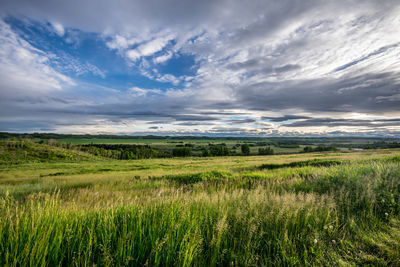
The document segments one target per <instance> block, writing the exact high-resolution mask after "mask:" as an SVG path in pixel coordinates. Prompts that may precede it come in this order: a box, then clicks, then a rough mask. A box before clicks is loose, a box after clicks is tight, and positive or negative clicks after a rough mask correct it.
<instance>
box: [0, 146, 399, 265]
mask: <svg viewBox="0 0 400 267" xmlns="http://www.w3.org/2000/svg"><path fill="white" fill-rule="evenodd" d="M37 149H39V150H40V149H45V147H37V148H35V150H37ZM57 151H58V150H57ZM60 151H61V150H60ZM2 153H3V154H7V153H9V151H7V150H3V152H2ZM13 153H14V155H15V157H16V158H18V157H20V156H18V151H17V150H15V151H14V152H13ZM399 155H400V150H396V149H392V150H376V151H368V153H365V152H363V151H362V152H354V153H339V152H338V153H314V154H296V155H275V156H253V157H218V158H182V159H149V160H134V161H117V160H104V159H99V158H95V157H85V154H79V156H81V157H82V158H79V159H80V160H71V159H68V158H60V157H56V158H51V159H49V160H47V161H39V160H38V161H33V160H30V159H29V160H22V159H21V158H20V161H19V162H18V164H5V163H4V164H2V165H0V214H1V216H0V266H94V265H97V266H143V265H147V266H217V265H218V266H226V265H232V266H319V265H320V266H327V265H328V266H338V265H342V266H346V265H350V266H351V265H359V266H365V265H373V266H400V260H399V259H400V218H399V216H400V156H399ZM4 157H6V156H4Z"/></svg>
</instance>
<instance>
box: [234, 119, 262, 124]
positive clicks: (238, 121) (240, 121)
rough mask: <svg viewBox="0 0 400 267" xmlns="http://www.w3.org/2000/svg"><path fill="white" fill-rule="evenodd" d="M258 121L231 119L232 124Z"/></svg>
mask: <svg viewBox="0 0 400 267" xmlns="http://www.w3.org/2000/svg"><path fill="white" fill-rule="evenodd" d="M254 122H256V120H255V119H239V120H230V121H229V123H230V124H249V123H254Z"/></svg>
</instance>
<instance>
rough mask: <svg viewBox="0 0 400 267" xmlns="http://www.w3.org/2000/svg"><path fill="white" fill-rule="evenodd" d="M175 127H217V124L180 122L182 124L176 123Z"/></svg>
mask: <svg viewBox="0 0 400 267" xmlns="http://www.w3.org/2000/svg"><path fill="white" fill-rule="evenodd" d="M174 125H179V126H200V125H215V123H212V122H180V123H176V124H174Z"/></svg>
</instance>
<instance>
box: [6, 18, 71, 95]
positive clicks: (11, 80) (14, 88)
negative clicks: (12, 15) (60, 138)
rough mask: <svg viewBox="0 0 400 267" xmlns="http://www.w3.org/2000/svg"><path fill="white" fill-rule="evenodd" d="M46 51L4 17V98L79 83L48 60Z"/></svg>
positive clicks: (42, 91) (48, 90) (53, 89)
mask: <svg viewBox="0 0 400 267" xmlns="http://www.w3.org/2000/svg"><path fill="white" fill-rule="evenodd" d="M48 62H49V56H48V55H47V54H46V52H44V51H42V50H39V49H37V48H35V47H33V46H31V45H30V44H29V43H28V42H26V41H25V40H24V39H22V38H20V37H19V36H18V35H17V34H16V33H15V32H14V31H13V30H12V29H11V28H10V26H9V25H8V24H7V23H5V22H4V21H2V20H0V80H1V91H0V94H1V96H2V98H3V99H6V98H7V99H9V97H10V96H16V95H17V96H18V95H38V94H44V93H49V92H52V91H55V90H56V91H57V90H62V89H63V87H64V86H73V85H74V84H75V83H74V81H73V80H72V79H70V78H69V77H67V76H65V75H63V74H61V73H59V72H57V71H56V70H54V69H53V68H51V67H50V66H49V65H48V64H47V63H48Z"/></svg>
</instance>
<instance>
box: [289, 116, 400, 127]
mask: <svg viewBox="0 0 400 267" xmlns="http://www.w3.org/2000/svg"><path fill="white" fill-rule="evenodd" d="M284 126H286V127H310V126H327V127H338V126H360V127H372V128H381V127H388V126H400V119H377V120H356V119H332V118H313V119H307V120H303V121H296V122H293V123H289V124H285V125H284Z"/></svg>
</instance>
